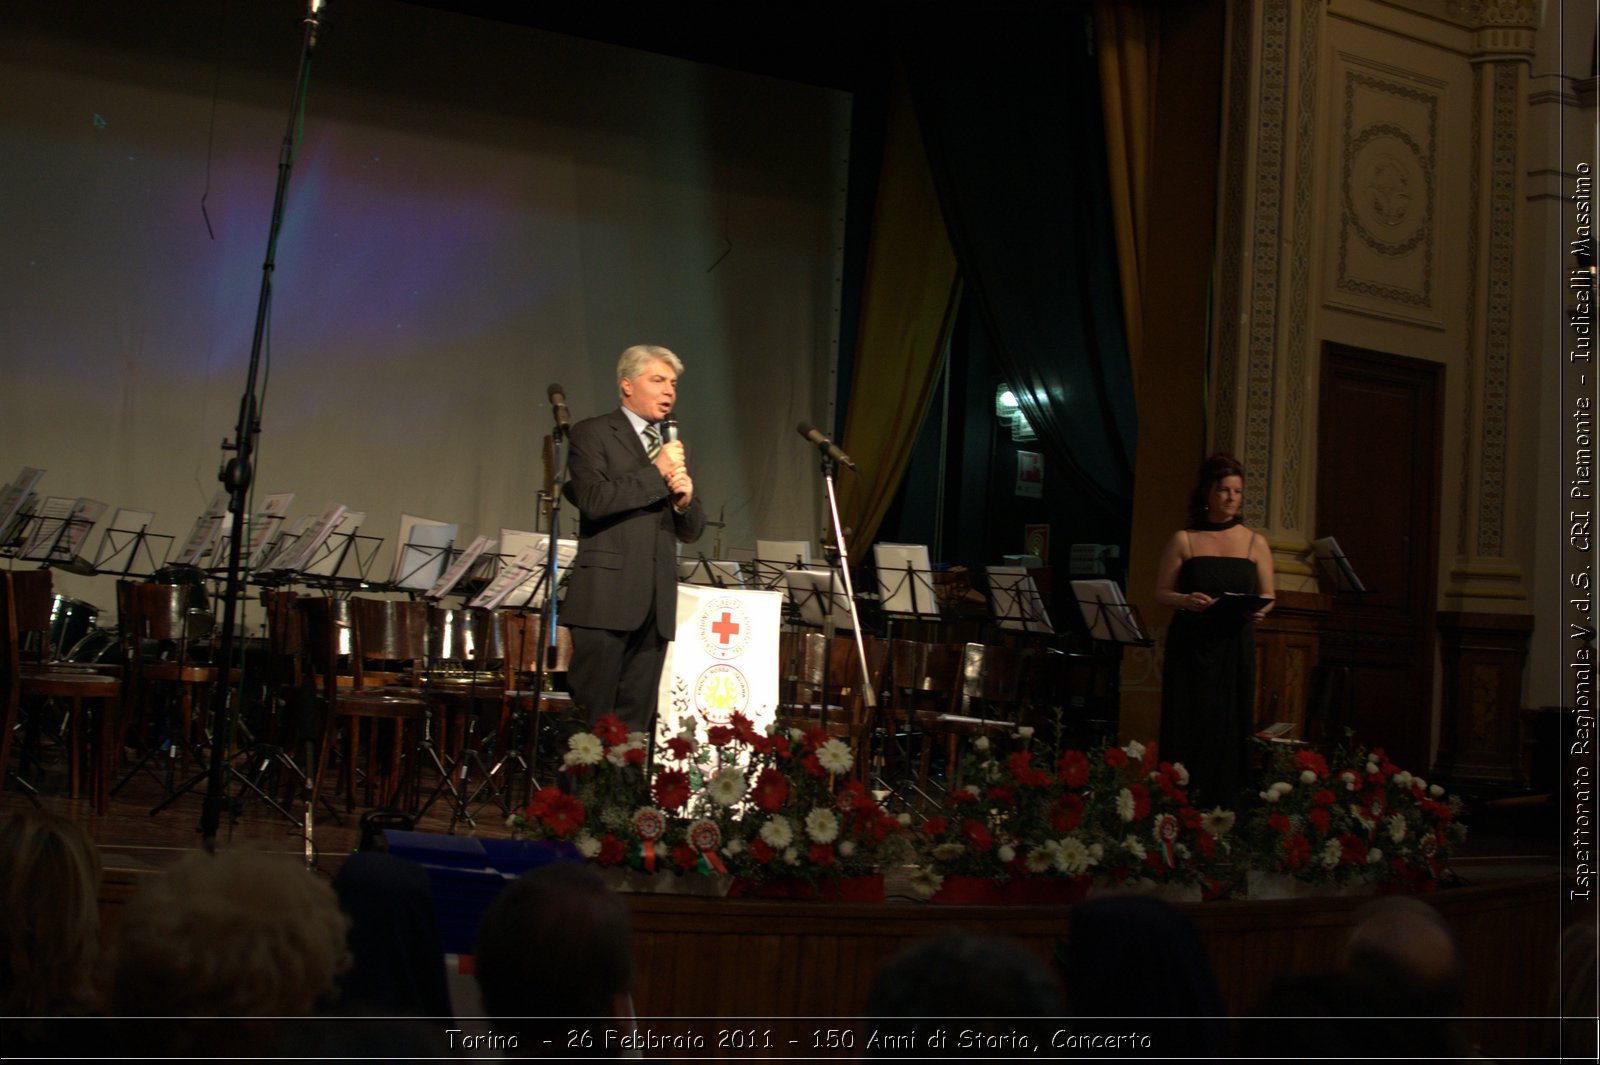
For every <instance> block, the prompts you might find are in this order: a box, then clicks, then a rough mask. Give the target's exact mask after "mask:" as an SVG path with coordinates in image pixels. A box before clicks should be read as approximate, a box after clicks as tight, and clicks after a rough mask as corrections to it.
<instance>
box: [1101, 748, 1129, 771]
mask: <svg viewBox="0 0 1600 1065" xmlns="http://www.w3.org/2000/svg"><path fill="white" fill-rule="evenodd" d="M1105 758H1106V765H1108V766H1110V767H1111V768H1112V769H1121V768H1122V767H1123V766H1125V765H1127V764H1128V752H1127V751H1125V750H1123V749H1122V748H1121V747H1108V748H1106V755H1105Z"/></svg>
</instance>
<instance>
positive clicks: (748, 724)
mask: <svg viewBox="0 0 1600 1065" xmlns="http://www.w3.org/2000/svg"><path fill="white" fill-rule="evenodd" d="M728 724H730V725H732V726H733V734H734V735H735V736H738V737H739V738H740V739H741V740H743V741H744V742H745V743H755V742H756V741H757V740H759V739H764V738H765V737H763V736H762V735H761V732H760V730H758V729H757V728H756V726H755V722H753V721H751V720H750V719H749V718H748V717H746V716H744V714H742V713H739V712H738V711H735V712H734V713H733V716H732V717H730V718H729V719H728Z"/></svg>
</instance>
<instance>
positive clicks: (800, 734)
mask: <svg viewBox="0 0 1600 1065" xmlns="http://www.w3.org/2000/svg"><path fill="white" fill-rule="evenodd" d="M805 738H806V734H805V732H804V731H803V730H801V729H797V728H792V729H790V730H789V739H790V741H791V742H794V743H799V742H800V741H801V740H803V739H805Z"/></svg>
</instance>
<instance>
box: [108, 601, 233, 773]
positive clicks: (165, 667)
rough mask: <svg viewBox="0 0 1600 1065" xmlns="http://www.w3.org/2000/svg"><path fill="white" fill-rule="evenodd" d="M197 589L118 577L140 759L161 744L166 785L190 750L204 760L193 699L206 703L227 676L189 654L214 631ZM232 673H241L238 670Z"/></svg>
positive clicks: (147, 757)
mask: <svg viewBox="0 0 1600 1065" xmlns="http://www.w3.org/2000/svg"><path fill="white" fill-rule="evenodd" d="M194 590H195V589H194V586H192V585H184V584H152V583H140V582H136V581H118V582H117V627H118V631H119V632H120V634H121V637H122V646H123V651H124V659H123V661H124V665H125V667H126V669H127V678H128V684H127V695H128V704H129V716H130V718H131V719H132V721H131V723H132V730H131V732H132V735H131V739H132V740H133V747H134V749H135V750H136V751H138V752H139V762H140V765H144V764H145V763H147V762H148V761H149V760H150V759H151V758H152V757H154V756H155V755H156V754H157V753H159V752H160V751H161V750H166V751H167V752H168V753H169V757H168V758H167V760H166V761H167V770H168V777H167V787H168V788H170V787H171V784H172V779H171V773H172V771H173V770H174V769H176V768H178V764H179V763H180V762H181V761H182V760H183V759H184V757H185V756H186V755H187V756H193V757H194V758H195V760H196V761H199V760H200V758H199V754H200V751H199V745H198V743H197V742H196V737H195V735H194V708H195V704H196V702H197V701H198V703H199V705H200V706H201V707H205V706H206V705H207V695H208V693H209V691H210V690H211V687H212V685H214V684H216V683H217V682H218V681H220V680H221V679H222V677H223V675H224V671H223V669H222V668H221V667H220V666H215V665H211V664H210V663H205V662H196V661H195V660H194V658H193V656H192V655H191V645H192V643H193V641H195V640H199V639H203V638H204V637H206V636H209V635H211V628H212V615H211V613H210V612H209V611H208V610H205V609H203V607H202V606H201V605H200V604H199V603H197V602H195V601H194V599H193V592H194ZM228 676H229V677H230V679H237V678H238V670H237V669H234V670H230V671H228ZM169 711H172V712H169ZM134 772H135V773H137V772H138V770H137V769H135V770H134ZM118 787H119V788H120V787H121V785H118Z"/></svg>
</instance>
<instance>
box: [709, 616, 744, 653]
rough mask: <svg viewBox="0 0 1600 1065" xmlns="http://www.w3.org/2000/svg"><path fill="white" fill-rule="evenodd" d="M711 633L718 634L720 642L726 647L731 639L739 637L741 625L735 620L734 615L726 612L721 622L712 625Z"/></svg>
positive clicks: (714, 622)
mask: <svg viewBox="0 0 1600 1065" xmlns="http://www.w3.org/2000/svg"><path fill="white" fill-rule="evenodd" d="M711 631H712V632H714V633H716V634H717V640H718V642H719V643H721V644H722V645H723V646H724V647H726V646H727V645H728V641H729V640H730V639H732V638H733V637H735V636H737V635H739V624H738V622H736V621H734V620H733V615H732V614H730V613H728V612H727V611H726V610H724V611H723V612H722V618H721V620H719V621H713V622H712V623H711Z"/></svg>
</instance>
